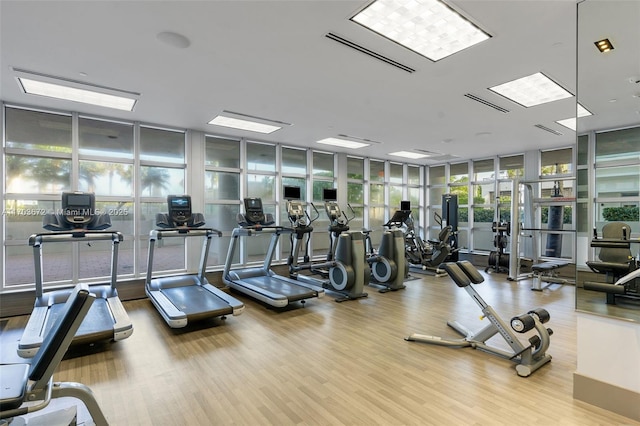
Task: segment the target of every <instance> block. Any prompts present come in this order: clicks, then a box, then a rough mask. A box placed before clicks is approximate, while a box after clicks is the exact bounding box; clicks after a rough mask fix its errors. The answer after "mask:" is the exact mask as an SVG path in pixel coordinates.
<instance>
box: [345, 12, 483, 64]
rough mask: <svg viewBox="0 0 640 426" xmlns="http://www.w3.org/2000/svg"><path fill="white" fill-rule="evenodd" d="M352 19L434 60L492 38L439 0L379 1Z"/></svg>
mask: <svg viewBox="0 0 640 426" xmlns="http://www.w3.org/2000/svg"><path fill="white" fill-rule="evenodd" d="M351 20H352V21H354V22H356V23H358V24H360V25H362V26H364V27H366V28H368V29H370V30H371V31H374V32H376V33H378V34H380V35H382V36H384V37H387V38H388V39H390V40H393V41H395V42H396V43H398V44H400V45H402V46H404V47H406V48H408V49H411V50H413V51H414V52H416V53H418V54H420V55H423V56H426V57H427V58H429V59H431V60H432V61H438V60H440V59H442V58H445V57H447V56H449V55H452V54H454V53H456V52H459V51H461V50H463V49H466V48H468V47H471V46H473V45H475V44H478V43H480V42H481V41H484V40H487V39H488V38H490V37H491V36H490V35H489V34H487V33H486V32H484V31H483V30H482V29H480V28H479V27H477V26H476V25H474V24H473V23H472V22H471V21H469V20H468V19H467V18H465V17H464V16H462V15H460V14H459V13H458V12H456V11H455V10H453V9H452V8H451V7H449V6H448V5H447V4H445V3H443V2H442V1H439V0H376V1H374V2H373V3H371V4H369V5H368V6H367V7H365V8H364V9H363V10H362V11H360V12H358V13H357V14H356V15H355V16H353V17H352V18H351Z"/></svg>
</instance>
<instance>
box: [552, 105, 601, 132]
mask: <svg viewBox="0 0 640 426" xmlns="http://www.w3.org/2000/svg"><path fill="white" fill-rule="evenodd" d="M577 115H578V118H580V117H586V116H589V115H593V114H592V113H591V112H590V111H589V110H588V109H586V108H585V107H583V106H582V105H580V104H577ZM576 122H577V119H576V117H570V118H565V119H564V120H557V121H556V123H558V124H560V125H561V126H564V127H566V128H568V129H571V130H573V131H574V132H575V131H576Z"/></svg>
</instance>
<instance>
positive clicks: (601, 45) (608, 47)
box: [593, 38, 613, 53]
mask: <svg viewBox="0 0 640 426" xmlns="http://www.w3.org/2000/svg"><path fill="white" fill-rule="evenodd" d="M593 44H595V45H596V47H597V48H598V50H599V51H600V52H602V53H605V52H610V51H612V50H613V44H611V42H610V41H609V39H608V38H604V39H602V40H598V41H594V42H593Z"/></svg>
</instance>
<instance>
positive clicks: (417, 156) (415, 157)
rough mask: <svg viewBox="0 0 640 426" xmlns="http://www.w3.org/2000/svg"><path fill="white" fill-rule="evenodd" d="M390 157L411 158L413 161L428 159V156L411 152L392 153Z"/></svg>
mask: <svg viewBox="0 0 640 426" xmlns="http://www.w3.org/2000/svg"><path fill="white" fill-rule="evenodd" d="M389 155H395V156H396V157H404V158H411V159H412V160H419V159H420V158H426V157H428V155H427V154H420V153H417V152H411V151H397V152H390V153H389Z"/></svg>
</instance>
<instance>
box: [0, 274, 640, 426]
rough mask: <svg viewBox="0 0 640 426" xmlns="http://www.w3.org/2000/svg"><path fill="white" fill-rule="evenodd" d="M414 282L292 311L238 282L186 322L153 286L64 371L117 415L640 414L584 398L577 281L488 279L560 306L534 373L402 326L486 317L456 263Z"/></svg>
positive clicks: (487, 291) (17, 321)
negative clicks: (199, 319) (578, 384)
mask: <svg viewBox="0 0 640 426" xmlns="http://www.w3.org/2000/svg"><path fill="white" fill-rule="evenodd" d="M485 276H487V275H486V274H485ZM406 284H407V288H406V289H405V290H401V291H397V292H391V293H385V294H381V293H378V292H377V291H376V289H375V288H374V287H369V288H368V292H369V297H368V298H365V299H359V300H356V301H349V302H344V303H335V302H334V301H333V298H331V297H330V296H327V297H325V298H323V299H315V300H310V301H309V302H308V303H307V304H306V307H300V305H299V304H298V305H296V306H295V308H294V309H289V310H286V311H276V310H273V309H270V308H267V307H265V306H264V305H261V304H260V303H258V302H255V301H253V300H251V299H249V298H245V297H244V296H242V295H237V297H238V298H241V299H242V300H244V301H245V303H246V305H247V308H246V310H245V312H244V313H243V314H242V315H240V316H238V317H229V318H228V319H227V320H226V321H223V320H221V319H215V320H209V321H206V322H203V323H200V324H195V325H194V326H190V327H188V328H187V329H182V330H177V331H176V330H172V329H170V328H169V327H168V326H167V325H166V324H165V323H164V321H163V320H162V318H161V317H160V315H159V314H158V313H157V312H156V311H155V309H154V308H153V306H152V305H151V302H149V301H148V300H136V301H131V302H125V308H126V309H127V311H128V312H129V315H130V317H131V320H132V321H133V324H134V333H133V335H132V336H131V337H130V338H129V339H127V340H124V341H121V342H117V343H114V344H110V345H107V347H106V348H104V347H102V348H93V349H92V350H90V351H89V352H90V353H86V352H85V353H83V354H82V355H81V356H80V355H79V354H78V350H77V349H76V350H74V351H73V352H74V353H73V354H72V357H70V358H67V359H65V360H64V361H63V362H62V364H61V366H60V368H59V371H58V372H57V373H56V375H55V379H56V380H57V381H78V382H82V383H84V384H86V385H88V386H90V387H91V388H92V390H93V391H94V393H95V394H96V397H97V399H98V401H99V402H100V404H101V406H102V408H103V410H104V412H105V414H106V416H107V418H108V419H109V421H110V423H111V424H112V425H212V424H219V425H293V424H298V425H303V424H304V425H307V424H308V425H316V424H317V425H341V424H348V425H405V424H406V425H517V424H527V425H622V424H639V423H636V422H633V421H632V420H630V419H627V418H625V417H622V416H619V415H616V414H613V413H611V412H608V411H605V410H602V409H599V408H596V407H594V406H591V405H588V404H585V403H582V402H580V401H575V400H574V399H573V398H572V391H573V390H572V388H573V378H572V375H573V372H574V371H575V369H576V329H575V328H576V314H575V312H574V287H572V286H562V287H560V288H559V289H557V290H555V291H549V290H545V291H544V292H533V291H531V290H530V287H531V282H529V281H521V282H517V283H516V282H509V281H507V280H506V277H505V275H504V274H496V275H491V276H488V278H487V281H485V283H483V284H481V285H480V286H478V287H477V290H478V292H479V293H480V294H481V295H482V297H483V298H484V299H485V300H486V301H487V303H489V304H490V305H492V306H493V307H494V308H495V309H496V310H497V311H498V312H499V313H500V314H501V316H502V317H503V318H504V319H505V320H507V321H508V320H509V319H510V318H511V317H512V316H514V315H517V314H521V313H524V312H527V311H528V310H530V309H532V308H536V307H540V306H543V307H546V308H547V309H548V310H549V312H550V313H551V321H550V322H549V323H548V324H547V325H548V326H549V327H551V328H553V330H554V332H555V333H554V334H553V336H552V343H551V348H550V350H549V353H550V354H551V355H552V356H553V361H552V362H551V363H550V364H547V365H546V366H544V367H543V368H542V369H540V370H538V371H537V372H536V373H534V374H533V375H532V376H531V377H528V378H522V377H519V376H517V374H516V372H515V369H514V364H513V363H512V362H510V361H507V360H504V359H500V358H497V357H495V356H491V355H489V354H486V353H483V352H480V351H475V350H473V349H469V348H466V349H452V348H446V347H440V346H432V345H427V344H422V343H415V342H407V341H405V340H403V338H404V337H406V336H407V335H408V334H410V333H412V332H420V333H424V334H433V335H442V336H450V337H457V335H456V334H455V333H454V332H453V330H451V329H449V328H448V327H447V326H446V321H447V320H448V319H458V320H459V321H460V322H461V323H463V324H465V325H467V326H469V328H471V329H474V330H475V329H477V328H481V327H482V326H483V325H484V323H485V322H486V320H485V321H480V319H479V315H480V311H479V309H478V307H477V305H476V304H475V302H474V301H473V300H472V299H471V298H470V297H469V296H468V294H467V293H466V292H465V291H463V290H462V289H459V288H457V287H456V286H455V285H454V284H453V282H452V281H451V280H450V279H449V278H448V277H444V278H432V277H425V276H423V275H420V276H419V279H415V280H412V281H408V282H407V283H406ZM26 320H27V317H13V318H10V319H9V320H8V321H5V322H4V324H3V325H4V327H3V334H4V335H5V336H4V337H7V336H10V335H17V336H18V338H19V333H18V330H19V329H20V328H21V327H23V326H24V325H25V324H26ZM498 343H499V342H497V343H496V344H498ZM3 352H4V350H3ZM73 355H75V356H73Z"/></svg>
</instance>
